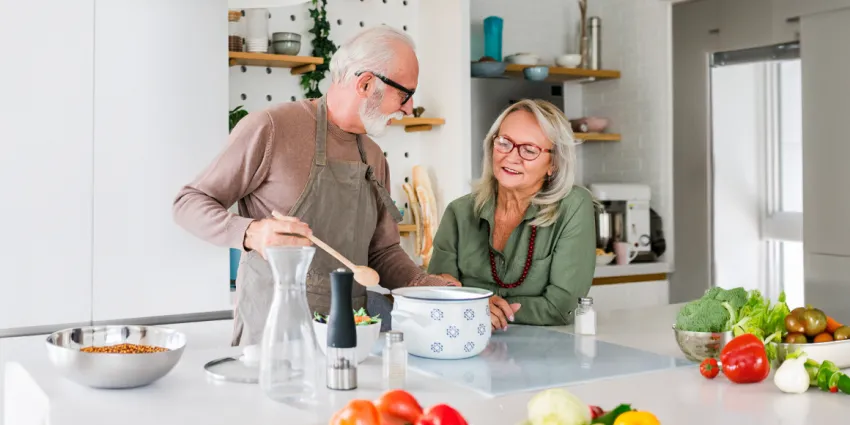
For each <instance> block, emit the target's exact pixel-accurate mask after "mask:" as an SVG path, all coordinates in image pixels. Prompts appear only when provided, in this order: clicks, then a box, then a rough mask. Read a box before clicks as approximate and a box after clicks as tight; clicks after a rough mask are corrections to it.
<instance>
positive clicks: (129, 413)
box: [0, 305, 850, 425]
mask: <svg viewBox="0 0 850 425" xmlns="http://www.w3.org/2000/svg"><path fill="white" fill-rule="evenodd" d="M678 308H679V306H678V305H670V306H667V307H663V308H653V309H633V310H618V311H609V312H602V313H600V314H599V318H598V335H597V336H596V337H594V338H592V340H584V341H585V342H584V343H583V344H586V343H587V341H591V342H596V343H598V344H605V343H613V344H617V347H618V348H616V349H622V350H626V349H627V348H630V349H637V350H641V353H643V354H641V356H645V357H647V356H651V355H656V356H657V357H658V358H665V356H669V358H671V359H672V360H674V361H672V362H669V364H667V365H664V366H663V367H662V368H661V369H657V368H656V370H654V371H651V370H648V371H643V372H642V371H641V370H639V366H640V362H634V361H632V359H630V358H622V359H621V361H622V362H624V363H628V362H630V361H632V364H633V366H635V367H637V368H636V369H634V370H633V371H632V372H631V373H628V374H622V375H616V376H608V377H606V378H604V379H596V380H584V381H581V382H573V383H567V384H565V385H563V387H564V388H566V389H567V390H569V391H570V392H572V393H574V394H575V395H577V396H578V397H580V398H581V399H582V400H584V401H585V402H586V403H588V404H593V405H599V406H602V407H603V408H606V409H610V408H613V407H614V406H616V405H618V404H620V403H630V404H632V405H633V406H634V407H635V408H639V409H641V410H648V411H651V412H653V413H654V414H655V415H656V416H658V418H659V419H660V420H661V422H662V423H663V424H717V423H725V424H739V423H740V424H748V425H757V424H772V425H775V424H801V425H802V424H811V423H843V422H844V418H845V417H846V412H847V411H848V408H847V406H848V403H850V397H848V396H847V395H842V394H830V393H825V392H821V391H818V390H815V389H810V390H809V391H808V392H807V393H806V394H803V395H790V394H783V393H781V392H780V391H779V390H778V389H777V388H776V387H775V386H774V385H773V382H772V380H771V378H768V380H766V381H764V382H762V383H759V384H750V385H736V384H731V383H730V382H728V381H727V380H726V379H725V378H723V377H722V376H719V377H718V378H716V379H714V380H707V379H705V378H703V377H702V376H701V375H700V374H699V371H698V369H697V366H696V365H695V364H688V363H687V362H684V361H683V360H682V359H684V357H683V356H682V354H681V352H680V351H679V349H678V347H677V346H676V342H675V340H674V338H673V336H672V333H671V330H670V326H671V324H672V323H673V319H674V318H675V315H676V311H677V310H678ZM230 325H231V324H230V322H229V321H215V322H201V323H190V324H178V325H173V326H172V327H173V328H176V329H178V330H181V331H183V332H185V333H186V334H187V337H188V340H189V343H188V346H187V349H186V351H185V353H184V355H183V358H182V359H181V361H180V363H179V364H178V365H177V366H176V367H175V368H174V370H173V371H172V372H171V373H170V374H169V375H167V376H166V377H164V378H163V379H161V380H159V381H157V382H155V383H154V384H152V385H150V386H148V387H144V388H138V389H131V390H94V389H89V388H85V387H81V386H79V385H77V384H75V383H73V382H69V381H66V380H64V379H63V378H61V377H60V376H58V375H57V374H56V373H55V372H54V370H53V368H52V366H51V365H50V364H49V362H48V360H47V357H46V354H45V350H44V346H43V340H44V338H43V337H22V338H14V339H7V340H0V360H2V362H3V364H4V368H5V371H4V379H3V390H2V391H3V392H2V395H3V404H2V405H0V406H2V411H3V415H2V416H0V419H3V422H2V423H3V425H30V424H43V423H50V424H53V425H62V424H83V423H84V424H86V425H94V424H110V425H112V424H115V423H122V424H127V425H131V424H145V425H148V424H152V423H156V424H157V425H164V424H184V423H197V424H203V425H212V424H243V423H245V424H252V425H253V424H256V425H260V424H275V425H278V424H314V423H315V424H322V423H327V418H328V417H329V416H330V414H331V413H332V412H333V411H335V410H336V409H338V408H340V407H341V406H343V405H344V404H345V403H346V402H347V401H348V400H350V399H352V398H367V399H372V398H375V397H377V396H378V395H379V394H380V393H381V392H382V388H381V387H380V376H381V361H380V358H379V357H373V358H370V359H368V360H366V362H364V363H363V364H361V365H360V368H359V381H360V385H359V388H358V389H357V390H354V391H350V392H333V393H331V394H330V396H329V398H328V399H327V405H326V406H323V408H322V409H320V410H319V411H318V412H305V411H302V410H298V409H295V408H293V407H290V406H287V405H285V404H280V403H276V402H273V401H271V400H269V399H267V398H266V397H265V396H264V395H263V393H262V392H261V390H260V388H259V387H258V386H257V385H251V384H234V383H221V382H216V381H212V380H209V379H208V378H207V377H206V375H205V372H204V370H203V365H204V364H205V363H206V362H208V361H210V360H212V359H216V358H220V357H223V356H227V355H233V354H237V353H239V351H240V350H239V349H238V348H232V347H229V346H228V345H227V344H228V341H229V335H230ZM521 328H524V327H518V326H509V329H508V330H507V333H511V332H514V331H515V330H517V329H521ZM533 329H539V328H533ZM546 330H553V331H557V332H558V333H553V334H550V336H549V337H547V339H548V340H549V341H539V342H538V343H537V344H532V345H539V346H540V347H541V357H543V356H544V355H545V356H548V357H550V358H551V357H552V356H553V355H557V353H551V352H548V353H544V352H543V351H544V350H543V347H547V346H551V340H552V339H557V338H556V337H557V336H558V335H562V336H563V337H565V338H574V336H572V335H571V332H572V329H571V327H560V328H546ZM553 336H554V338H553ZM583 338H586V337H583ZM500 339H502V336H500V335H499V332H497V333H496V336H495V337H494V339H493V341H499V340H500ZM534 349H535V347H533V346H531V347H524V348H523V349H522V352H523V356H527V355H528V353H529V352H533V351H534ZM512 350H513V348H511V347H504V346H502V347H501V349H500V350H488V351H485V353H483V354H482V356H490V359H488V361H490V363H489V364H490V365H491V366H490V367H489V369H488V370H487V371H486V373H485V377H487V376H491V377H492V379H493V380H494V381H495V379H496V377H504V374H509V373H511V370H510V368H511V367H512V366H515V364H514V357H513V356H514V355H513V354H512ZM590 352H591V354H590V357H591V358H592V357H593V355H592V353H593V351H592V350H591V351H590ZM561 354H562V357H563V363H564V367H565V368H568V367H576V366H575V364H574V363H576V362H579V361H580V360H579V359H578V356H577V354H576V352H564V353H561ZM584 357H585V360H586V357H587V356H584ZM647 358H648V357H647ZM591 360H592V359H591ZM411 363H414V362H413V361H412V362H411ZM493 365H497V366H498V365H501V366H504V367H503V368H501V366H499V368H498V369H497V368H496V367H494V366H493ZM606 365H608V367H610V365H611V363H610V362H597V363H592V364H591V365H590V366H589V368H590V369H591V370H592V369H593V368H597V372H604V370H601V369H599V368H605V367H606ZM656 366H657V365H656ZM525 372H526V373H527V372H528V371H525ZM537 372H539V373H538V374H542V375H546V372H547V371H546V370H541V371H537ZM514 377H515V379H517V380H518V381H517V382H520V381H522V380H524V379H525V378H524V376H517V375H514ZM407 389H408V390H409V391H411V392H412V393H413V394H414V395H415V396H416V397H417V398H418V399H419V400H420V401H421V402H422V404H423V405H432V404H436V403H449V404H451V405H452V406H454V407H455V408H457V409H458V410H459V411H461V412H462V413H463V414H464V415H465V416H466V418H467V419H468V420H469V422H470V424H471V425H479V424H505V425H515V424H517V423H519V422H520V421H521V420H522V419H524V418H525V416H526V403H527V402H528V400H529V399H530V398H531V397H532V396H533V395H534V394H535V393H536V392H537V391H538V390H533V391H522V392H512V393H511V392H508V393H505V394H501V395H497V396H488V395H487V394H484V393H482V392H481V391H476V390H473V389H471V388H470V387H469V386H467V385H463V383H462V382H461V383H458V382H456V381H450V380H447V379H444V378H440V377H439V376H436V375H435V374H426V373H420V372H418V371H417V370H414V369H413V368H411V370H410V371H409V372H408V386H407Z"/></svg>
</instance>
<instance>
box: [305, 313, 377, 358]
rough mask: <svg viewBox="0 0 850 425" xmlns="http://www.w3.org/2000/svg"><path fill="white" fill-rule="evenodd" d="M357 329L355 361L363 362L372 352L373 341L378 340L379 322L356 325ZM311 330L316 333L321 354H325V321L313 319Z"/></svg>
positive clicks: (326, 344)
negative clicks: (320, 321)
mask: <svg viewBox="0 0 850 425" xmlns="http://www.w3.org/2000/svg"><path fill="white" fill-rule="evenodd" d="M355 329H357V348H356V349H355V356H356V358H357V363H363V361H364V360H366V359H367V358H369V354H371V353H372V348H373V347H374V346H375V343H376V342H377V341H378V337H379V336H380V335H381V322H380V321H378V323H372V324H370V325H357V326H355ZM313 331H314V332H315V333H316V340H317V341H318V343H319V348H321V349H322V354H324V355H327V354H328V353H327V351H328V324H327V323H319V322H317V321H315V320H313Z"/></svg>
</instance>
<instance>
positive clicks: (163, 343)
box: [45, 326, 186, 389]
mask: <svg viewBox="0 0 850 425" xmlns="http://www.w3.org/2000/svg"><path fill="white" fill-rule="evenodd" d="M118 344H134V345H141V346H147V347H159V348H164V349H166V351H156V352H149V353H148V352H144V353H121V354H120V353H110V352H86V351H83V349H85V348H88V347H108V346H113V345H118ZM45 345H46V347H47V357H48V358H49V359H50V362H51V363H53V366H54V367H55V368H56V369H57V370H58V371H59V373H61V374H62V375H63V376H64V377H65V378H67V379H69V380H71V381H74V382H76V383H78V384H80V385H84V386H87V387H91V388H105V389H118V388H136V387H141V386H144V385H148V384H151V383H153V382H154V381H156V380H158V379H160V378H162V377H163V376H165V375H167V374H168V372H170V371H171V369H173V368H174V366H175V365H177V362H178V361H180V357H181V356H182V355H183V349H184V348H185V347H186V335H184V334H183V333H180V332H178V331H176V330H173V329H169V328H165V327H157V326H83V327H80V328H70V329H65V330H61V331H58V332H54V333H52V334H50V335H49V336H48V337H47V339H46V340H45Z"/></svg>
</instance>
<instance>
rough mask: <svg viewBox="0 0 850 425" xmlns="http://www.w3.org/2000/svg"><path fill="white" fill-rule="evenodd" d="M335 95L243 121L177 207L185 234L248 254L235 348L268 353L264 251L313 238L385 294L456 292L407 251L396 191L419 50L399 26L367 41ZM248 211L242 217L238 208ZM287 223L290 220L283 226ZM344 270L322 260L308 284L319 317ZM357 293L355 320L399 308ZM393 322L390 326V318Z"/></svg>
mask: <svg viewBox="0 0 850 425" xmlns="http://www.w3.org/2000/svg"><path fill="white" fill-rule="evenodd" d="M330 73H331V79H332V82H331V86H330V88H329V89H328V91H327V94H326V95H325V96H324V97H322V98H321V99H318V100H303V101H300V102H292V103H285V104H280V105H277V106H274V107H271V108H269V109H267V110H264V111H258V112H253V113H251V114H249V115H248V116H246V117H245V118H243V119H242V120H241V121H240V122H239V124H238V125H237V126H236V128H234V129H233V132H232V133H231V135H230V141H229V143H228V145H227V147H226V148H225V149H224V151H223V152H222V153H221V154H220V155H219V157H218V158H216V159H215V161H213V163H212V164H210V165H209V166H208V167H207V169H206V170H204V171H203V172H202V173H201V174H200V176H199V177H197V178H196V179H195V181H193V182H192V183H190V184H189V185H187V186H185V187H184V188H182V190H181V191H180V193H179V194H178V195H177V198H176V200H175V201H174V207H173V208H174V218H175V220H176V222H177V223H178V224H179V225H180V226H182V227H183V228H185V229H186V230H188V231H189V232H191V233H192V234H194V235H196V236H198V237H200V238H203V239H204V240H207V241H209V242H211V243H214V244H217V245H221V246H228V247H233V248H238V249H244V250H245V253H244V255H243V256H242V262H241V264H240V267H239V273H238V276H237V279H236V280H237V283H236V286H237V291H238V292H237V300H238V301H237V305H236V309H235V315H234V316H235V328H234V334H233V340H232V343H233V345H251V344H257V343H259V342H260V340H261V338H262V332H263V326H264V324H265V320H266V316H267V314H268V310H269V306H270V304H271V298H272V287H273V282H272V276H271V272H270V267H269V265H268V263H267V262H266V260H265V258H264V257H265V255H264V251H263V249H264V248H265V247H267V246H275V245H307V244H309V241H308V240H307V239H305V238H302V237H300V236H292V235H293V234H294V235H307V234H309V233H314V234H315V235H316V236H317V237H319V238H320V239H322V240H323V241H325V242H326V243H327V244H329V245H330V246H332V247H334V248H335V249H336V250H338V251H339V252H340V253H341V254H342V255H344V256H346V257H348V258H349V259H350V260H352V261H353V262H354V263H355V264H368V265H369V266H371V267H372V268H374V269H375V270H376V271H377V272H378V274H379V275H380V277H381V285H382V286H384V287H386V288H396V287H401V286H410V285H416V286H419V285H435V286H437V285H440V286H442V285H456V284H457V283H456V281H455V282H453V281H450V280H445V278H441V277H437V276H430V275H428V274H426V273H424V272H423V271H422V270H421V269H420V268H419V267H418V266H417V265H416V264H415V263H414V262H413V260H411V258H410V257H409V256H408V255H407V253H405V252H404V250H402V248H401V247H400V246H399V234H398V226H397V222H398V221H399V220H400V219H401V217H400V214H399V212H398V209H397V208H396V207H395V206H394V204H393V202H392V199H391V198H390V195H389V193H388V191H387V188H388V187H389V186H390V176H389V167H388V165H387V161H386V159H385V158H384V155H383V152H382V150H381V148H380V147H379V146H378V145H377V144H376V143H375V142H373V141H372V140H371V139H369V138H368V137H366V136H364V135H363V134H364V133H366V134H369V135H372V136H378V135H380V134H381V133H382V132H383V131H384V130H385V129H386V127H387V125H389V123H390V120H391V119H393V118H401V117H402V116H404V115H405V114H410V113H411V112H412V110H413V101H412V100H411V97H412V95H413V93H414V90H415V89H416V85H417V80H418V78H419V64H418V61H417V59H416V54H415V53H414V48H413V43H412V41H411V40H410V38H409V37H408V36H407V35H405V34H404V33H402V32H399V31H397V30H395V29H393V28H391V27H389V26H379V27H374V28H371V29H367V30H364V31H362V32H361V33H359V34H358V35H356V36H355V37H354V38H352V39H351V40H349V41H348V42H347V43H346V44H344V45H342V46H341V47H340V49H339V50H338V51H337V52H336V54H335V55H334V57H333V59H332V60H331V62H330ZM234 203H238V207H239V214H238V215H236V214H232V213H230V212H228V211H227V207H229V206H230V205H233V204H234ZM273 211H278V212H280V213H282V214H285V215H286V217H283V218H274V217H272V212H273ZM338 267H341V264H340V263H339V262H338V261H337V260H335V259H334V258H333V257H331V256H330V255H328V254H326V253H325V252H323V251H321V250H319V251H317V252H316V255H315V257H314V258H313V261H312V264H311V267H310V271H309V273H308V282H307V301H308V304H309V306H310V309H311V310H312V311H316V312H320V313H324V314H327V312H328V309H329V306H330V287H329V274H330V272H331V271H332V270H334V269H336V268H338ZM368 297H369V302H368V306H367V291H366V289H365V288H364V287H362V286H360V285H355V289H354V292H353V300H352V301H353V304H354V308H355V309H358V308H360V307H364V306H365V307H367V309H368V310H370V313H373V314H374V313H376V312H383V313H384V314H383V315H382V316H383V317H386V316H388V315H387V314H386V313H387V312H388V310H389V309H390V308H391V306H389V305H388V301H387V300H386V299H385V298H384V297H383V296H381V295H379V294H375V293H373V292H371V291H368ZM386 318H387V319H389V317H386Z"/></svg>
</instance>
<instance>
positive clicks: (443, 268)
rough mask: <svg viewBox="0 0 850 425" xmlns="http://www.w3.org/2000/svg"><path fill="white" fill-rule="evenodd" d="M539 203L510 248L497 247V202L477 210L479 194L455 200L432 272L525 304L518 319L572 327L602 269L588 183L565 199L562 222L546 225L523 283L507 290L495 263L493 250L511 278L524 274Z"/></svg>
mask: <svg viewBox="0 0 850 425" xmlns="http://www.w3.org/2000/svg"><path fill="white" fill-rule="evenodd" d="M538 211H539V208H538V207H537V206H535V205H531V206H529V207H528V209H527V211H526V213H525V217H524V218H523V221H522V222H520V224H519V225H518V226H517V227H516V228H515V229H514V230H513V232H511V236H510V238H509V239H508V242H507V244H506V245H505V248H504V250H503V251H502V252H500V251H497V250H496V249H494V248H493V240H492V236H491V231H490V229H492V228H493V226H494V225H495V224H494V214H495V201H490V202H489V203H487V204H485V205H484V207H483V209H482V211H481V214H480V215H479V214H476V213H475V195H474V194H469V195H466V196H463V197H461V198H458V199H456V200H454V201H452V202H451V203H450V204H449V206H448V207H447V208H446V211H445V213H444V215H443V218H442V220H441V222H440V227H439V229H438V230H437V234H436V236H435V238H434V253H433V256H432V258H431V263H430V265H429V267H428V272H429V273H431V274H443V273H446V274H449V275H452V276H454V277H455V278H457V279H458V280H459V281H460V282H461V283H462V284H463V286H470V287H476V288H483V289H487V290H490V291H493V293H494V294H496V295H499V296H500V297H502V298H504V299H506V300H507V301H508V302H509V303H519V304H521V307H520V309H519V311H517V313H516V315H515V316H514V319H515V320H514V323H518V324H527V325H565V324H570V323H572V322H573V311H574V310H575V308H576V306H577V305H578V298H579V297H584V296H587V293H588V291H589V290H590V286H591V284H592V283H593V273H594V271H595V269H596V230H595V229H596V227H595V218H594V206H593V198H592V197H591V195H590V193H589V192H588V191H587V190H586V189H584V188H582V187H574V188H573V189H572V190H571V191H570V193H569V194H568V195H567V196H566V197H565V198H564V199H562V200H561V202H560V204H559V211H560V214H559V216H558V219H557V220H556V221H555V223H553V224H552V225H550V226H546V227H538V228H537V235H536V239H535V242H534V254H533V256H532V262H531V268H530V269H529V271H528V275H527V277H526V278H525V281H523V283H522V284H521V285H519V286H517V287H515V288H502V287H501V286H499V285H498V284H497V283H496V280H495V279H494V278H493V274H492V271H491V267H490V251H491V250H492V252H493V254H494V256H495V260H496V272H497V273H498V275H499V278H500V279H501V281H502V282H503V283H506V284H509V283H513V282H516V281H518V280H519V279H520V277H521V276H522V272H523V268H524V267H525V263H526V258H527V255H528V246H529V239H530V237H531V226H530V223H531V221H532V220H533V219H534V217H535V215H536V214H537V212H538Z"/></svg>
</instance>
